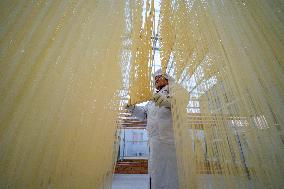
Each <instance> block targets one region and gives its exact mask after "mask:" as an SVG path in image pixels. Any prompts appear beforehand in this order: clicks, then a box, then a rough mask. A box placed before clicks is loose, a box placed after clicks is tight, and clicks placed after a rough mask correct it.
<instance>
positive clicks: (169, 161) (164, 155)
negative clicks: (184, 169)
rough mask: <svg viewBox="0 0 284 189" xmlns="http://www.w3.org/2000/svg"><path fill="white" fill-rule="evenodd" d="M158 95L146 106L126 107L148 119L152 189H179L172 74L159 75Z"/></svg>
mask: <svg viewBox="0 0 284 189" xmlns="http://www.w3.org/2000/svg"><path fill="white" fill-rule="evenodd" d="M154 77H155V88H156V89H157V92H156V93H155V94H154V95H153V98H152V100H151V101H149V102H148V103H147V105H146V106H144V107H137V106H135V105H134V106H126V108H127V109H128V110H129V111H130V112H132V114H133V115H134V116H136V117H138V118H142V119H147V130H148V135H149V144H150V157H149V173H150V178H151V189H178V188H179V186H178V174H177V162H176V149H175V143H174V133H173V127H172V113H171V97H170V95H169V85H168V82H169V81H168V80H169V77H168V75H163V74H162V71H161V70H158V71H157V72H156V73H155V74H154Z"/></svg>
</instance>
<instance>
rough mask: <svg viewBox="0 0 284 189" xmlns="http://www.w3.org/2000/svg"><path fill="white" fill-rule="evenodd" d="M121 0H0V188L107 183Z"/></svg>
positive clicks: (107, 185)
mask: <svg viewBox="0 0 284 189" xmlns="http://www.w3.org/2000/svg"><path fill="white" fill-rule="evenodd" d="M124 9H125V2H123V1H93V0H85V1H65V0H64V1H25V0H20V1H10V0H4V1H1V2H0V14H1V17H0V25H1V29H0V41H1V42H0V62H1V63H0V164H1V166H0V186H1V188H68V189H69V188H110V187H111V179H112V172H113V165H114V163H113V162H114V155H116V152H115V151H114V150H115V148H114V145H115V144H114V141H115V139H116V136H115V132H116V117H117V113H118V108H117V107H118V105H119V104H118V103H119V98H118V96H117V91H118V89H120V88H121V71H120V65H119V61H120V51H121V50H120V49H121V45H122V36H123V35H124V34H123V33H124V30H125V16H124Z"/></svg>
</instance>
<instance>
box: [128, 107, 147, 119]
mask: <svg viewBox="0 0 284 189" xmlns="http://www.w3.org/2000/svg"><path fill="white" fill-rule="evenodd" d="M129 112H130V113H131V114H132V116H134V117H136V118H137V119H139V120H146V119H147V112H148V104H146V105H145V106H136V105H134V106H133V108H132V109H129Z"/></svg>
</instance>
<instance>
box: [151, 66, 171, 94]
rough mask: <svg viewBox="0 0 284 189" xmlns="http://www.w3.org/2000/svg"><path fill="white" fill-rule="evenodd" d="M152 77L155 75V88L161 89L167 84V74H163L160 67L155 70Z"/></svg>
mask: <svg viewBox="0 0 284 189" xmlns="http://www.w3.org/2000/svg"><path fill="white" fill-rule="evenodd" d="M154 77H155V88H156V89H157V90H161V89H162V88H163V87H164V86H166V85H168V75H167V74H163V73H162V70H161V69H159V70H158V71H156V72H155V74H154Z"/></svg>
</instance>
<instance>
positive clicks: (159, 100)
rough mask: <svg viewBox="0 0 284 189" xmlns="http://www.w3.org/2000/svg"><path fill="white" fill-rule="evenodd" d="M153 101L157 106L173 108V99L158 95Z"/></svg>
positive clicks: (155, 95)
mask: <svg viewBox="0 0 284 189" xmlns="http://www.w3.org/2000/svg"><path fill="white" fill-rule="evenodd" d="M153 101H154V102H155V105H156V106H159V107H161V106H164V107H166V108H170V107H171V98H169V97H167V96H165V95H162V94H160V93H156V94H154V96H153Z"/></svg>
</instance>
